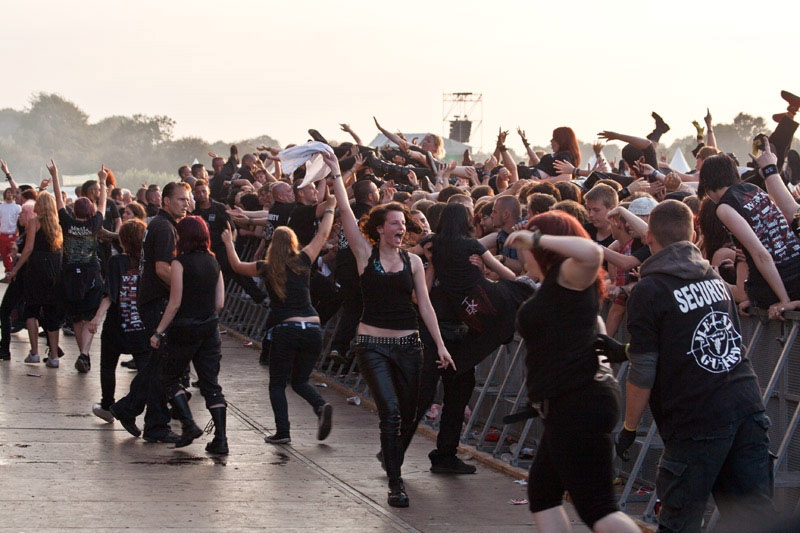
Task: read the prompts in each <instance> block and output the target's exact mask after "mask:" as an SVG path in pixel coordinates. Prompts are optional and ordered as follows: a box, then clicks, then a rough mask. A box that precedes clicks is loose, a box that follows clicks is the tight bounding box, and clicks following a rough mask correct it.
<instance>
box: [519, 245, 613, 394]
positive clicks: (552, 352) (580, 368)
mask: <svg viewBox="0 0 800 533" xmlns="http://www.w3.org/2000/svg"><path fill="white" fill-rule="evenodd" d="M562 264H563V261H562V262H561V263H557V264H556V265H554V266H553V267H552V268H551V269H550V270H549V271H548V272H547V275H545V277H544V281H543V282H542V286H541V287H540V288H539V291H538V292H537V293H536V296H534V297H533V298H530V299H528V301H526V302H525V303H524V304H522V306H521V307H520V308H519V311H518V312H517V330H518V331H519V333H520V335H521V336H522V338H523V339H525V346H526V347H527V349H528V355H527V358H526V366H527V370H528V376H527V382H526V384H527V387H528V397H529V398H530V399H531V400H533V401H537V400H543V399H545V398H556V397H558V396H561V395H562V394H564V393H565V392H569V391H573V390H577V389H580V388H583V387H584V386H585V385H586V384H587V383H589V382H590V381H592V379H594V375H595V373H596V372H597V369H598V366H599V365H598V362H597V356H596V355H595V353H594V348H593V343H594V340H595V338H596V336H597V330H598V327H597V314H598V311H599V302H598V298H597V288H596V287H595V285H594V284H592V286H591V287H589V288H587V289H584V290H582V291H575V290H572V289H568V288H566V287H562V286H561V285H559V284H558V273H559V271H560V270H561V265H562Z"/></svg>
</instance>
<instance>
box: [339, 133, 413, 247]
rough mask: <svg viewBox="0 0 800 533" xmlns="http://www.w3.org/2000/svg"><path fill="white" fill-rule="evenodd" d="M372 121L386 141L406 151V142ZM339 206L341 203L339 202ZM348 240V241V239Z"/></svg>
mask: <svg viewBox="0 0 800 533" xmlns="http://www.w3.org/2000/svg"><path fill="white" fill-rule="evenodd" d="M372 120H374V121H375V126H377V128H378V130H379V131H380V132H381V133H383V134H384V135H385V136H386V138H387V139H389V140H390V141H392V142H393V143H394V144H396V145H397V146H399V147H400V149H401V150H402V151H404V152H407V151H408V141H407V140H405V139H403V138H402V137H400V136H399V135H397V134H396V133H392V132H390V131H389V130H387V129H386V128H384V127H383V126H381V125H380V124H379V123H378V119H377V118H375V117H372ZM339 203H340V204H341V202H339ZM348 240H349V239H348Z"/></svg>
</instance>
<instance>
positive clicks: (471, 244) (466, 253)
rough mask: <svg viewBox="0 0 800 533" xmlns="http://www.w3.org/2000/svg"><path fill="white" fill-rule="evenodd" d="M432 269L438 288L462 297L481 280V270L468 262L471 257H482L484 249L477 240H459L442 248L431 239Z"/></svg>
mask: <svg viewBox="0 0 800 533" xmlns="http://www.w3.org/2000/svg"><path fill="white" fill-rule="evenodd" d="M432 251H433V269H434V272H435V273H436V279H437V280H438V282H439V287H440V288H441V289H442V290H443V291H444V292H445V293H447V294H449V295H455V296H458V295H463V294H467V293H468V292H469V291H471V290H472V289H473V288H474V287H475V285H477V284H478V283H479V282H480V280H481V279H482V278H483V273H482V272H481V270H480V269H479V268H478V267H476V266H475V265H473V264H472V263H470V262H469V258H470V256H471V255H474V254H477V255H483V254H484V253H486V247H485V246H484V245H482V244H481V243H480V242H479V241H478V240H477V239H472V238H461V239H457V240H455V241H451V242H449V243H448V244H447V246H446V247H445V246H442V243H441V241H440V239H439V238H438V237H434V238H433V249H432Z"/></svg>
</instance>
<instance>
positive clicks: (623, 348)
mask: <svg viewBox="0 0 800 533" xmlns="http://www.w3.org/2000/svg"><path fill="white" fill-rule="evenodd" d="M594 351H595V353H596V354H597V355H602V356H605V357H606V361H603V362H604V363H606V362H611V363H624V362H625V361H627V360H628V345H627V344H622V343H621V342H619V341H617V340H615V339H612V338H611V337H609V336H608V335H603V334H602V333H600V334H598V335H597V340H596V341H594Z"/></svg>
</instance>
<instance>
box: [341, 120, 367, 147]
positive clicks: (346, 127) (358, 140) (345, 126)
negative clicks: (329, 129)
mask: <svg viewBox="0 0 800 533" xmlns="http://www.w3.org/2000/svg"><path fill="white" fill-rule="evenodd" d="M339 125H340V126H341V127H342V131H343V132H345V133H349V134H350V137H352V138H353V140H354V141H355V142H356V144H358V145H362V144H364V143H362V142H361V137H359V136H358V135H357V134H356V132H354V131H353V130H352V128H350V124H339Z"/></svg>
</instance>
